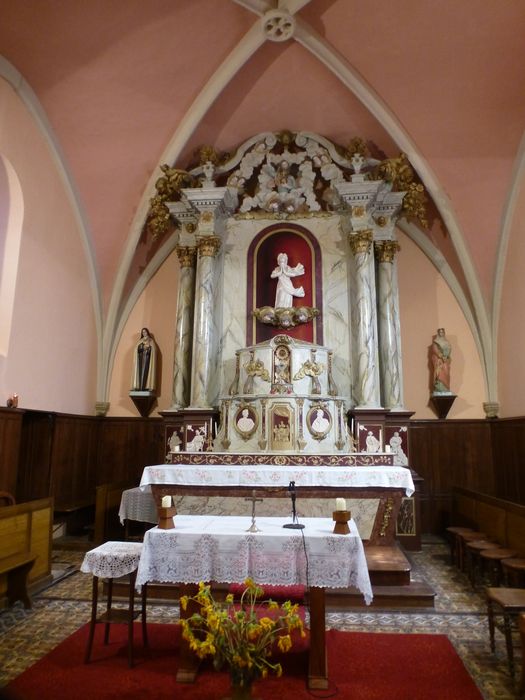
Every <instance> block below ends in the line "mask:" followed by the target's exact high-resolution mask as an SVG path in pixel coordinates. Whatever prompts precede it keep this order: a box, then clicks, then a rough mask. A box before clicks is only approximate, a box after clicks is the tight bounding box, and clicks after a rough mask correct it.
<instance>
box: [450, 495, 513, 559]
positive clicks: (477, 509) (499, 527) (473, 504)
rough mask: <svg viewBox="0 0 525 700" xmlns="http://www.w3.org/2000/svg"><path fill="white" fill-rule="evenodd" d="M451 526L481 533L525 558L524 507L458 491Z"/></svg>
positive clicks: (454, 499)
mask: <svg viewBox="0 0 525 700" xmlns="http://www.w3.org/2000/svg"><path fill="white" fill-rule="evenodd" d="M451 518H452V522H451V524H452V525H465V526H466V527H470V528H472V529H474V530H480V531H482V532H484V533H486V534H487V536H488V537H490V538H491V539H493V540H494V541H495V542H498V543H499V544H500V545H501V546H502V547H508V548H509V549H515V550H516V551H517V552H518V555H517V556H520V557H524V556H525V506H522V505H520V504H518V503H512V502H511V501H504V500H503V499H501V498H495V497H494V496H489V495H487V494H484V493H478V492H477V491H469V490H468V489H463V488H455V489H454V491H453V504H452V515H451Z"/></svg>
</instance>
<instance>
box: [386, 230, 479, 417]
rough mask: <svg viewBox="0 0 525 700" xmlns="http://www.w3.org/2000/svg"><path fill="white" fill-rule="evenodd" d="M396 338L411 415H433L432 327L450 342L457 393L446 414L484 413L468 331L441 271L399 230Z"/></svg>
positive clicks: (475, 362)
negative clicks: (398, 337)
mask: <svg viewBox="0 0 525 700" xmlns="http://www.w3.org/2000/svg"><path fill="white" fill-rule="evenodd" d="M399 243H400V245H401V251H400V252H399V253H398V257H397V260H398V274H399V290H400V317H401V337H402V338H401V342H402V351H403V368H404V390H405V406H406V408H407V409H409V410H411V411H415V412H416V413H415V415H414V418H435V417H436V414H435V413H434V412H433V410H432V409H431V408H430V407H429V406H428V400H429V397H430V390H429V381H430V369H429V364H428V348H429V346H430V344H431V342H432V336H433V335H434V334H435V332H436V330H437V329H438V328H445V331H446V334H447V337H448V339H449V340H450V342H451V344H452V366H451V390H452V392H453V393H454V394H456V395H457V398H456V400H455V402H454V404H453V406H452V408H451V410H450V412H449V414H448V418H484V417H485V413H484V411H483V402H484V401H486V400H487V399H486V397H485V384H484V378H483V372H482V369H481V364H480V359H479V355H478V352H477V349H476V345H475V342H474V338H473V335H472V332H471V330H470V328H469V326H468V324H467V322H466V320H465V317H464V315H463V312H462V311H461V309H460V307H459V305H458V303H457V301H456V299H455V297H454V295H453V294H452V292H451V291H450V288H449V287H448V285H447V284H446V282H445V280H444V279H443V277H442V276H441V275H440V273H439V272H438V271H437V269H436V268H435V267H434V265H433V264H432V263H431V262H430V260H429V259H428V258H427V257H426V256H425V255H424V254H423V253H422V252H421V250H420V249H419V248H418V247H417V246H416V244H415V243H413V242H412V241H411V240H410V239H409V238H408V237H407V236H405V235H403V234H402V233H399Z"/></svg>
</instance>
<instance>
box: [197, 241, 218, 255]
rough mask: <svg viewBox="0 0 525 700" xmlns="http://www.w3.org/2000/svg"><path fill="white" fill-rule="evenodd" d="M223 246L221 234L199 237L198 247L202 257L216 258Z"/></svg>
mask: <svg viewBox="0 0 525 700" xmlns="http://www.w3.org/2000/svg"><path fill="white" fill-rule="evenodd" d="M220 247H221V239H220V238H219V236H201V237H199V238H198V239H197V248H198V250H199V256H200V257H204V256H207V257H210V258H214V257H215V256H216V255H217V253H218V252H219V249H220Z"/></svg>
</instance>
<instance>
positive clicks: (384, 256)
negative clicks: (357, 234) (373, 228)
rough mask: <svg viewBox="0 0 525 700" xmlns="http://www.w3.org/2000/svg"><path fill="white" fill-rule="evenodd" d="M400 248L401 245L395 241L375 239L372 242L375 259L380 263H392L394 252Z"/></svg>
mask: <svg viewBox="0 0 525 700" xmlns="http://www.w3.org/2000/svg"><path fill="white" fill-rule="evenodd" d="M400 250H401V246H400V245H399V243H398V242H397V241H392V240H388V241H376V242H375V243H374V251H375V254H376V259H377V261H378V262H380V263H393V262H394V258H395V257H396V253H398V252H399V251H400Z"/></svg>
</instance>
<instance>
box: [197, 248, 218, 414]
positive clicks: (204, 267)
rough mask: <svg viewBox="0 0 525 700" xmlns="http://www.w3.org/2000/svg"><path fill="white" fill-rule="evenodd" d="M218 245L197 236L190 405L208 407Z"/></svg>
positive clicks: (213, 340) (213, 339)
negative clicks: (197, 254) (197, 252)
mask: <svg viewBox="0 0 525 700" xmlns="http://www.w3.org/2000/svg"><path fill="white" fill-rule="evenodd" d="M220 247H221V239H220V238H219V237H218V236H213V235H208V236H202V237H199V238H198V239H197V249H198V251H199V258H198V262H197V273H196V280H195V318H194V323H193V353H192V369H191V402H190V404H191V407H192V408H211V406H210V403H209V399H208V389H209V383H210V370H211V368H212V366H213V362H212V352H213V346H214V342H215V338H214V337H213V329H214V322H213V308H214V297H215V277H216V272H215V269H214V267H215V266H214V261H215V258H216V256H217V253H218V252H219V249H220Z"/></svg>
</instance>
